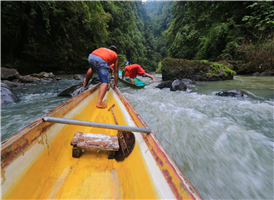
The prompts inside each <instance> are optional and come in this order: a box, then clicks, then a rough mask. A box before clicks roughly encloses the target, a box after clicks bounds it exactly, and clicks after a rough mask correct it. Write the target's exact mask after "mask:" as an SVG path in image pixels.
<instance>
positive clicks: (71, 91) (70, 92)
mask: <svg viewBox="0 0 274 200" xmlns="http://www.w3.org/2000/svg"><path fill="white" fill-rule="evenodd" d="M86 88H87V87H86ZM86 88H85V87H84V86H83V84H79V85H74V86H71V87H70V88H67V89H65V90H64V91H62V92H61V93H60V94H58V96H67V97H75V96H77V95H78V94H80V93H82V92H83V91H85V89H86Z"/></svg>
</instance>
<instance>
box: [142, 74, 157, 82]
mask: <svg viewBox="0 0 274 200" xmlns="http://www.w3.org/2000/svg"><path fill="white" fill-rule="evenodd" d="M145 76H147V77H149V78H151V79H152V80H153V82H154V83H155V82H156V80H155V78H154V77H153V76H151V75H149V74H148V73H146V74H145Z"/></svg>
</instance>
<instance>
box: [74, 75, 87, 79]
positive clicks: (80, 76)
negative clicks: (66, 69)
mask: <svg viewBox="0 0 274 200" xmlns="http://www.w3.org/2000/svg"><path fill="white" fill-rule="evenodd" d="M73 79H75V80H84V79H85V77H83V76H82V75H80V74H75V75H74V76H73Z"/></svg>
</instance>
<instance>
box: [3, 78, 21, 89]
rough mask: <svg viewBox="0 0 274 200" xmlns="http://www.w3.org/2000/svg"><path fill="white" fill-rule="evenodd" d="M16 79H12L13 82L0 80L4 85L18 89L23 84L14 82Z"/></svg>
mask: <svg viewBox="0 0 274 200" xmlns="http://www.w3.org/2000/svg"><path fill="white" fill-rule="evenodd" d="M15 80H16V79H14V80H13V81H8V80H2V81H1V83H5V84H7V85H8V86H9V87H19V86H22V85H23V83H19V82H17V81H15Z"/></svg>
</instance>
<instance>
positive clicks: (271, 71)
mask: <svg viewBox="0 0 274 200" xmlns="http://www.w3.org/2000/svg"><path fill="white" fill-rule="evenodd" d="M260 76H274V69H273V70H266V71H264V72H262V73H261V74H260Z"/></svg>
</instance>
